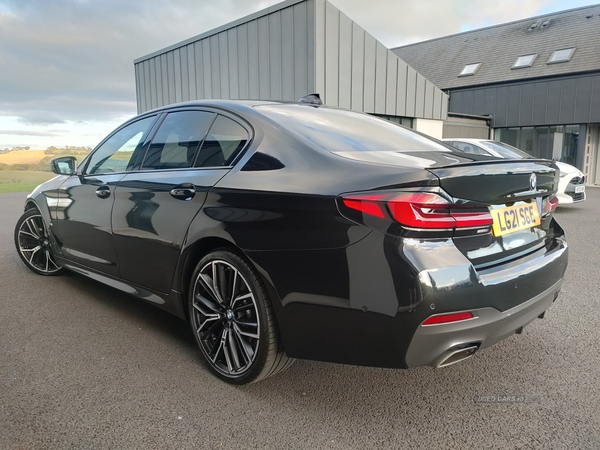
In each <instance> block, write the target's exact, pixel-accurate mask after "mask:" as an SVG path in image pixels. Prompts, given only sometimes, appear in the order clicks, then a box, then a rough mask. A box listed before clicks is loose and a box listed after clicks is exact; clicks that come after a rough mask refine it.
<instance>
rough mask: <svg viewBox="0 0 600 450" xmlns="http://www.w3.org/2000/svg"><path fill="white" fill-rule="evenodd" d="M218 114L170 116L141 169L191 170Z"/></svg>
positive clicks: (155, 138)
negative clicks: (189, 168)
mask: <svg viewBox="0 0 600 450" xmlns="http://www.w3.org/2000/svg"><path fill="white" fill-rule="evenodd" d="M215 116H216V114H215V113H211V112H206V111H177V112H172V113H170V114H169V115H168V116H167V117H166V118H165V120H164V121H163V123H162V124H161V126H160V128H159V129H158V132H157V133H156V136H155V137H154V139H152V143H151V144H150V147H149V148H148V151H147V153H146V157H145V158H144V162H143V163H142V169H153V170H159V169H179V168H186V167H191V166H192V165H193V163H194V160H195V158H196V152H197V151H198V147H199V146H200V144H201V143H202V141H203V140H204V137H205V136H206V133H207V131H208V129H209V128H210V125H211V124H212V123H213V121H214V119H215Z"/></svg>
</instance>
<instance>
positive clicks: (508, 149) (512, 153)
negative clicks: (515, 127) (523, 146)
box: [485, 141, 533, 159]
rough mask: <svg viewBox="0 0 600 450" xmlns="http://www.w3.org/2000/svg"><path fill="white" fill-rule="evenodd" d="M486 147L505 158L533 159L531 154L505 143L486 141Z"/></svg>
mask: <svg viewBox="0 0 600 450" xmlns="http://www.w3.org/2000/svg"><path fill="white" fill-rule="evenodd" d="M485 145H487V146H488V147H490V148H491V149H492V150H495V151H497V152H498V153H499V154H500V155H501V156H502V157H503V158H507V159H522V158H533V156H531V155H530V154H529V153H526V152H524V151H523V150H519V149H518V148H515V147H513V146H512V145H508V144H505V143H504V142H494V141H486V142H485Z"/></svg>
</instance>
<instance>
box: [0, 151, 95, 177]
mask: <svg viewBox="0 0 600 450" xmlns="http://www.w3.org/2000/svg"><path fill="white" fill-rule="evenodd" d="M91 150H92V149H91V147H67V148H56V147H48V148H47V149H46V150H14V151H10V152H8V153H1V154H0V170H37V171H40V170H41V171H44V172H50V160H51V159H53V158H58V157H59V156H75V157H76V158H77V160H78V161H81V160H83V158H85V156H86V155H87V154H88V153H89V152H90V151H91Z"/></svg>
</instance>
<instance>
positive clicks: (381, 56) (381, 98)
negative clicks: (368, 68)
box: [375, 42, 389, 114]
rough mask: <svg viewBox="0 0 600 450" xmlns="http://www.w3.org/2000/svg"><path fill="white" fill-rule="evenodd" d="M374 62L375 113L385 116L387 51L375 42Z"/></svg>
mask: <svg viewBox="0 0 600 450" xmlns="http://www.w3.org/2000/svg"><path fill="white" fill-rule="evenodd" d="M376 45H377V53H376V61H375V112H376V113H377V114H385V88H386V87H387V62H388V58H387V56H388V55H387V54H388V52H389V50H388V49H387V48H386V47H384V45H383V44H382V43H381V42H377V44H376Z"/></svg>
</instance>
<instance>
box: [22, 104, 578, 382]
mask: <svg viewBox="0 0 600 450" xmlns="http://www.w3.org/2000/svg"><path fill="white" fill-rule="evenodd" d="M51 164H52V170H53V171H54V172H55V173H56V174H57V176H56V177H55V178H53V179H52V180H50V181H48V182H46V183H44V184H42V185H40V186H38V187H37V188H36V189H35V190H34V191H33V192H32V193H31V194H30V195H29V196H28V198H27V200H26V203H25V208H24V210H25V211H24V214H23V215H22V217H21V218H20V219H19V221H18V223H17V224H16V228H15V245H16V249H17V251H18V253H19V255H20V257H21V259H22V260H23V261H24V263H25V264H26V265H27V266H28V267H29V268H30V269H31V270H32V271H34V272H36V273H38V274H41V275H58V274H60V273H62V272H64V271H65V270H69V271H73V272H77V273H79V274H83V275H85V276H88V277H90V278H93V279H95V280H98V281H100V282H102V283H106V284H108V285H110V286H112V287H114V288H116V289H119V290H121V291H124V292H127V293H129V294H131V295H134V296H136V297H138V298H141V299H143V300H145V301H147V302H150V303H152V304H154V305H156V306H157V307H159V308H162V309H164V310H165V311H168V312H169V313H172V314H175V315H176V316H179V317H180V318H182V319H185V320H187V321H188V322H189V324H190V326H191V330H192V333H193V335H194V337H195V340H196V342H197V344H198V347H199V349H200V353H201V355H202V360H203V362H205V365H206V366H207V367H208V369H209V370H211V371H212V372H213V373H214V374H215V375H216V376H218V377H220V378H221V379H223V380H225V381H227V382H229V383H234V384H244V383H250V382H254V381H258V380H260V379H263V378H265V377H267V376H270V375H273V374H275V373H278V372H280V371H281V370H283V369H285V368H286V367H288V366H289V365H290V364H291V363H292V362H293V361H294V359H296V358H303V359H312V360H320V361H329V362H335V363H345V364H356V365H367V366H376V367H388V368H410V367H416V366H424V365H428V366H434V367H444V366H448V365H451V364H454V363H457V362H459V361H462V360H464V359H467V358H469V357H471V356H472V355H473V354H474V353H475V352H477V351H479V350H480V349H483V348H485V347H488V346H490V345H492V344H494V343H496V342H498V341H500V340H502V339H503V338H506V337H508V336H510V335H512V334H514V333H515V332H517V333H518V332H520V331H521V330H522V329H523V327H524V326H526V325H528V324H529V323H530V322H532V321H534V320H535V319H536V318H538V317H539V318H542V317H543V316H544V314H545V311H546V310H547V309H548V308H549V307H550V306H551V305H552V303H553V302H554V301H555V300H556V298H557V296H558V293H559V291H560V288H561V283H562V280H563V276H564V273H565V269H566V266H567V243H566V240H565V235H564V232H563V230H562V228H561V227H560V226H559V225H558V223H557V222H556V220H555V219H554V217H553V215H554V210H555V208H556V206H557V200H556V196H555V194H556V191H557V186H558V177H559V171H558V169H557V167H556V165H555V163H554V162H552V161H548V160H535V159H527V160H523V159H521V160H507V159H495V158H491V157H484V156H479V155H468V154H465V153H457V152H455V151H453V150H452V147H448V146H446V145H445V144H443V143H441V142H439V141H437V140H433V139H431V138H428V137H426V136H424V135H422V134H419V133H417V132H414V131H412V130H410V129H408V128H405V127H402V126H399V125H396V124H394V123H391V122H389V121H386V120H383V119H379V118H376V117H373V116H369V115H366V114H361V113H357V112H353V111H348V110H343V109H336V108H329V107H325V106H322V105H316V104H306V103H302V102H299V103H279V102H262V101H255V102H249V101H220V100H219V101H208V100H207V101H194V102H186V103H180V104H176V105H171V106H167V107H163V108H159V109H155V110H153V111H149V112H146V113H144V114H141V115H139V116H137V117H135V118H133V119H131V120H130V121H128V122H126V123H125V124H123V125H122V126H121V127H119V128H118V129H117V130H115V131H114V132H113V133H112V134H110V135H109V136H108V137H107V138H106V139H104V140H103V141H102V142H101V143H100V144H99V145H98V146H97V147H96V148H95V149H94V150H93V151H92V152H91V153H90V154H89V155H88V156H87V157H86V158H85V159H84V160H83V161H81V163H79V164H76V161H75V159H74V158H72V157H63V158H57V159H55V160H53V161H52V163H51Z"/></svg>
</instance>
